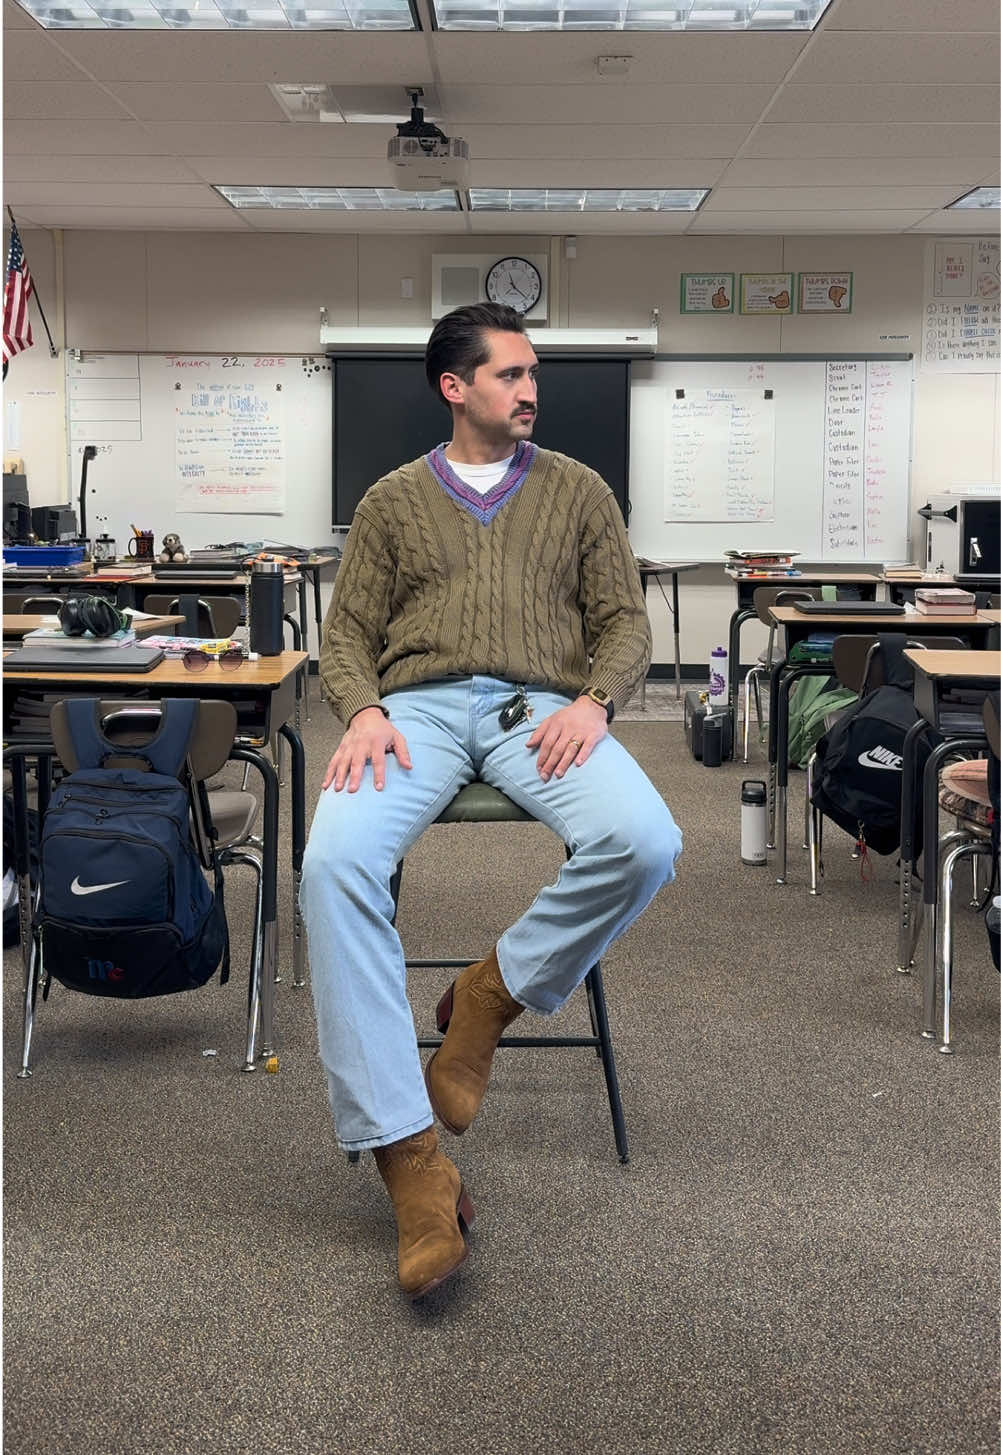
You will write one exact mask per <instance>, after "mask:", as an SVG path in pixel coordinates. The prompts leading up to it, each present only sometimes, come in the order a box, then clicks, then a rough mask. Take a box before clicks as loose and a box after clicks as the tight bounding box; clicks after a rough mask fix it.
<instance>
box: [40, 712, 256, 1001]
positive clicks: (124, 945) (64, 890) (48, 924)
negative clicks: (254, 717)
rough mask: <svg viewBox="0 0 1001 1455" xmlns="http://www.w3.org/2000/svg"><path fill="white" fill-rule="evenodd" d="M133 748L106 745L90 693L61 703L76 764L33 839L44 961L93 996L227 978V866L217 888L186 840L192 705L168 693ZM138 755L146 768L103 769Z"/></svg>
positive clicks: (166, 990) (161, 991) (165, 990)
mask: <svg viewBox="0 0 1001 1455" xmlns="http://www.w3.org/2000/svg"><path fill="white" fill-rule="evenodd" d="M162 709H163V715H162V717H161V720H160V725H159V728H158V730H157V732H156V734H155V736H154V737H153V738H151V740H150V741H149V742H148V743H144V744H143V745H142V747H140V748H134V747H131V746H130V747H125V746H124V745H122V744H115V743H112V742H111V741H109V739H108V738H107V737H105V735H104V733H103V732H102V731H101V724H100V719H99V712H100V705H99V703H98V702H97V701H96V700H95V699H93V698H87V699H83V698H79V699H75V700H70V701H68V702H67V703H66V713H67V724H68V727H69V731H70V736H71V739H72V742H73V748H74V751H75V753H76V755H77V761H78V763H79V767H78V768H77V770H76V771H75V772H73V773H70V774H69V775H68V776H67V777H66V778H64V779H63V780H62V782H61V783H60V784H59V786H58V787H57V788H56V789H55V790H54V792H53V794H52V799H51V801H50V804H49V808H48V811H47V812H46V814H45V818H44V820H43V823H42V837H41V846H40V860H41V886H42V892H41V902H40V905H39V911H38V923H39V927H40V930H41V943H42V965H43V969H44V971H45V972H46V974H49V975H51V976H52V977H53V978H54V979H56V980H58V981H60V982H61V983H62V984H63V985H66V986H68V987H69V988H70V989H71V990H82V991H84V992H85V993H86V994H89V995H107V996H117V997H119V998H123V999H128V1000H135V999H140V998H142V997H144V996H152V995H171V994H173V993H174V992H176V991H181V990H194V989H196V988H197V987H198V986H200V985H204V984H205V983H206V981H208V980H209V979H211V977H212V975H213V974H214V973H215V971H216V970H217V969H219V968H220V965H221V976H220V979H221V981H222V982H225V981H226V979H227V978H228V975H229V936H228V931H227V927H226V915H225V910H224V907H223V898H222V887H223V879H222V869H221V866H220V864H219V862H218V857H217V856H216V855H215V854H214V853H213V867H214V871H215V892H214V893H213V890H212V888H211V886H210V885H209V883H208V881H207V880H206V878H205V875H204V874H203V872H202V866H201V863H200V861H199V858H198V853H197V851H196V849H195V845H194V843H193V841H192V836H191V827H190V821H189V812H190V799H189V793H188V788H187V787H186V786H185V783H184V782H182V781H181V775H182V774H184V773H185V772H186V763H187V757H188V751H189V746H190V743H191V737H192V733H193V731H194V727H195V723H196V719H197V712H198V703H197V702H195V701H189V700H184V699H180V698H168V699H165V700H164V702H163V704H162ZM109 758H116V759H122V758H135V759H137V760H139V761H140V762H146V763H148V764H149V770H148V771H145V770H143V769H141V768H106V767H104V763H105V762H106V760H107V759H109Z"/></svg>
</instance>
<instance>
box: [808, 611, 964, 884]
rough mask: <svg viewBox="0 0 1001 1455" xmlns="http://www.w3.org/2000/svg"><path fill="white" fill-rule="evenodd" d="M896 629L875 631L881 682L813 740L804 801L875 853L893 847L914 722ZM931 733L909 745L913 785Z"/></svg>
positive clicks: (917, 821) (917, 840)
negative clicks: (881, 665) (913, 756)
mask: <svg viewBox="0 0 1001 1455" xmlns="http://www.w3.org/2000/svg"><path fill="white" fill-rule="evenodd" d="M906 643H907V638H906V636H904V635H903V634H902V633H898V632H892V633H882V634H881V635H880V637H879V645H880V652H881V653H882V656H883V662H884V666H885V675H886V685H885V686H884V687H876V688H874V689H873V691H871V692H867V693H866V694H865V696H864V697H861V698H860V699H859V701H858V702H857V703H855V704H854V705H853V706H851V707H849V708H848V709H847V710H846V711H845V712H844V713H843V714H842V715H841V717H839V718H838V721H837V722H836V723H835V724H834V726H833V727H832V728H831V730H830V732H828V733H825V734H824V736H823V737H822V738H821V739H820V741H819V742H818V744H817V763H816V766H815V769H814V774H813V793H812V795H811V800H810V801H811V802H812V803H813V805H814V807H815V808H817V809H819V810H820V812H821V813H822V814H824V816H825V817H826V818H829V819H833V821H834V822H835V823H836V824H837V825H838V826H839V827H840V828H843V829H844V830H845V832H846V833H849V834H852V835H853V836H854V837H856V838H857V839H858V840H859V841H860V842H862V843H865V844H866V845H868V847H869V848H870V849H874V850H875V851H876V853H877V854H893V853H896V851H897V850H898V849H899V848H900V789H901V783H902V776H903V762H904V757H903V754H904V738H905V737H906V735H907V732H908V729H909V728H911V727H913V725H914V724H915V723H916V722H918V721H919V720H920V716H921V715H920V713H919V712H918V710H917V708H916V707H915V706H914V699H913V696H912V690H913V682H914V678H913V673H912V672H911V669H910V666H909V664H908V662H907V659H906V658H905V657H904V648H905V646H906ZM937 740H938V739H937V735H936V734H935V733H934V732H933V730H932V729H931V728H930V727H929V729H928V731H927V732H925V733H923V734H921V736H920V737H919V739H918V742H917V744H916V749H917V751H916V773H917V776H916V778H915V784H916V786H917V788H918V789H919V788H920V784H921V778H922V772H923V769H924V765H925V762H926V760H927V758H928V754H929V753H930V752H931V749H932V746H933V743H934V742H936V741H937ZM920 839H921V814H920V813H918V814H917V815H916V818H915V847H914V853H915V857H917V855H918V853H919V852H920V849H921V843H920Z"/></svg>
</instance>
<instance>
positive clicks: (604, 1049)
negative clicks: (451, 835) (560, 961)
mask: <svg viewBox="0 0 1001 1455" xmlns="http://www.w3.org/2000/svg"><path fill="white" fill-rule="evenodd" d="M537 822H538V820H537V819H536V818H534V817H533V815H532V814H530V813H528V812H527V811H526V810H525V809H523V808H519V806H518V805H517V804H516V803H513V802H512V801H511V799H510V798H508V797H507V796H506V794H504V793H501V792H500V791H499V790H498V789H496V788H491V787H490V785H489V784H487V783H483V782H481V781H479V780H477V781H476V782H474V783H470V784H469V785H468V786H467V787H466V788H461V789H460V790H459V792H458V793H457V794H456V795H455V797H454V798H453V799H452V801H451V803H449V804H448V806H447V808H445V809H444V810H443V811H442V813H441V814H439V816H438V818H437V819H436V820H435V823H437V824H465V823H537ZM566 852H567V858H569V857H570V850H569V849H567V851H566ZM402 875H403V863H402V861H401V862H400V864H399V865H398V867H397V871H396V874H395V875H394V878H393V881H392V884H391V889H392V894H393V902H394V904H395V903H397V902H398V900H399V893H400V883H401V880H402ZM474 963H475V960H474V959H472V958H467V959H452V958H449V957H445V956H437V957H435V958H432V959H425V960H407V961H406V964H407V967H408V968H414V969H419V968H422V969H439V968H440V969H456V970H458V969H464V968H465V967H466V966H467V965H472V964H474ZM584 987H585V990H586V992H587V1003H588V1010H589V1012H590V1017H591V1035H590V1036H502V1037H501V1039H500V1041H499V1042H498V1045H500V1046H585V1047H590V1048H591V1049H593V1050H594V1051H596V1052H597V1054H598V1057H599V1059H600V1061H601V1064H602V1069H603V1071H604V1073H605V1086H606V1089H607V1092H608V1104H609V1110H610V1111H611V1116H612V1127H613V1129H614V1133H615V1146H616V1150H617V1152H618V1155H619V1161H620V1162H623V1163H624V1162H628V1161H629V1144H628V1142H627V1139H626V1127H625V1119H624V1117H623V1113H622V1102H621V1098H620V1096H619V1082H618V1077H617V1075H616V1071H615V1057H614V1054H613V1052H612V1037H611V1032H610V1031H609V1028H608V1015H607V1012H606V1008H605V991H604V985H603V982H602V978H601V965H600V964H596V965H592V966H591V969H590V970H589V971H588V972H587V975H586V976H585V979H584ZM441 1041H442V1038H441V1036H433V1037H425V1038H419V1039H418V1042H417V1044H418V1045H419V1046H421V1047H425V1048H426V1047H433V1046H440V1045H441Z"/></svg>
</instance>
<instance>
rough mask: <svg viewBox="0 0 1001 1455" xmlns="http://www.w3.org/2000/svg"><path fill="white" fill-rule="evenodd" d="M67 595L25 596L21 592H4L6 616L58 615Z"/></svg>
mask: <svg viewBox="0 0 1001 1455" xmlns="http://www.w3.org/2000/svg"><path fill="white" fill-rule="evenodd" d="M65 602H66V597H65V596H23V595H21V593H20V592H14V593H7V592H5V593H4V598H3V609H4V615H5V616H32V615H35V614H37V615H39V616H58V615H59V610H60V608H61V607H62V606H63V605H64V604H65Z"/></svg>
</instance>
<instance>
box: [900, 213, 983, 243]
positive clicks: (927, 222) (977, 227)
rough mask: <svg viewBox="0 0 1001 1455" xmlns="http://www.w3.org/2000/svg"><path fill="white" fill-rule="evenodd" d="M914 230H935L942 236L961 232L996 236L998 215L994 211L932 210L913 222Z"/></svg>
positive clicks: (964, 234) (965, 234)
mask: <svg viewBox="0 0 1001 1455" xmlns="http://www.w3.org/2000/svg"><path fill="white" fill-rule="evenodd" d="M913 231H914V232H937V233H941V235H942V237H949V236H951V235H955V234H959V233H962V234H963V236H964V237H965V236H967V235H968V234H969V233H971V232H972V233H975V234H977V235H978V236H982V237H996V236H997V231H998V215H997V213H996V212H990V211H986V210H985V211H983V212H979V211H977V212H970V211H969V210H961V211H959V212H933V213H931V214H930V215H929V216H928V217H922V219H921V221H920V222H917V223H915V225H914V228H913Z"/></svg>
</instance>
